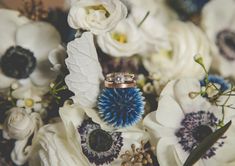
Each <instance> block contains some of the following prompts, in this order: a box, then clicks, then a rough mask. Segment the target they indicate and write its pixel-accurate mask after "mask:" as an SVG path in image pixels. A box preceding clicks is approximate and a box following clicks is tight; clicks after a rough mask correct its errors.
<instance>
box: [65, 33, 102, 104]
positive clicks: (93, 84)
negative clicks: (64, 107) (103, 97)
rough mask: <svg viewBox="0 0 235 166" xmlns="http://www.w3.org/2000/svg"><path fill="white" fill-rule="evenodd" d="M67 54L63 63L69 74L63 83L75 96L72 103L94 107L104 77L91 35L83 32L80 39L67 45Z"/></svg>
mask: <svg viewBox="0 0 235 166" xmlns="http://www.w3.org/2000/svg"><path fill="white" fill-rule="evenodd" d="M67 53H68V58H67V59H66V61H65V63H66V65H67V68H68V70H69V72H70V73H69V75H67V76H66V78H65V83H66V84H67V86H68V89H69V90H70V91H72V92H73V93H74V94H75V96H73V97H72V99H73V101H74V103H79V104H80V105H82V106H85V107H94V106H95V105H96V102H97V97H98V95H99V92H100V83H101V81H103V79H104V77H103V74H102V68H101V66H100V63H99V60H98V56H97V52H96V48H95V45H94V40H93V35H92V34H91V33H90V32H85V33H83V34H82V36H81V37H80V38H77V39H75V40H74V41H71V42H70V43H68V46H67Z"/></svg>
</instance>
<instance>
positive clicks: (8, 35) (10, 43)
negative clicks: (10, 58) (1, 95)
mask: <svg viewBox="0 0 235 166" xmlns="http://www.w3.org/2000/svg"><path fill="white" fill-rule="evenodd" d="M0 15H1V17H0V58H2V57H3V56H4V55H5V54H6V53H7V50H8V51H9V49H10V48H11V51H12V50H13V48H14V49H15V50H17V49H16V48H18V50H20V49H21V50H22V49H23V50H24V51H26V52H31V53H32V54H33V57H35V59H36V67H35V68H34V69H33V71H32V73H30V74H29V76H28V77H27V78H26V77H22V78H18V77H17V78H14V77H12V76H8V75H6V73H4V72H3V70H2V66H1V69H0V80H1V84H0V89H3V88H8V87H9V86H10V85H11V84H12V83H14V82H16V81H22V80H23V81H24V82H25V80H29V81H30V82H31V83H33V84H35V85H37V86H47V85H48V83H49V82H51V81H52V80H53V79H54V78H55V73H54V72H52V71H50V62H49V60H48V54H49V52H50V51H51V50H52V49H54V48H56V47H57V46H58V45H59V44H60V41H61V38H60V35H59V33H58V31H57V30H56V29H55V28H54V27H53V26H52V25H50V24H49V23H46V22H34V21H30V20H28V19H27V18H26V17H24V16H20V13H19V12H17V11H13V10H6V9H0ZM15 50H14V51H15ZM8 54H9V52H8ZM18 54H19V53H18ZM18 54H17V55H18ZM21 56H22V55H21ZM12 63H14V62H10V64H11V65H12V68H14V67H16V68H20V66H19V65H18V66H17V64H16V65H14V64H12ZM17 63H19V61H17ZM21 63H22V64H24V65H26V64H25V61H24V60H22V62H21ZM28 63H30V62H28ZM22 64H21V66H22ZM3 65H4V64H3ZM9 67H10V66H9ZM9 70H10V69H9ZM9 70H8V71H9ZM14 70H15V68H14ZM16 72H17V71H16Z"/></svg>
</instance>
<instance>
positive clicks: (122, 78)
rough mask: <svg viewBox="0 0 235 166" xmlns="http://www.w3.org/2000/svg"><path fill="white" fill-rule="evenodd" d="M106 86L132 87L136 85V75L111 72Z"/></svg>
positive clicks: (107, 76)
mask: <svg viewBox="0 0 235 166" xmlns="http://www.w3.org/2000/svg"><path fill="white" fill-rule="evenodd" d="M104 85H105V87H106V88H131V87H135V86H136V81H135V75H134V74H131V73H121V72H120V73H110V74H107V75H106V78H105V82H104Z"/></svg>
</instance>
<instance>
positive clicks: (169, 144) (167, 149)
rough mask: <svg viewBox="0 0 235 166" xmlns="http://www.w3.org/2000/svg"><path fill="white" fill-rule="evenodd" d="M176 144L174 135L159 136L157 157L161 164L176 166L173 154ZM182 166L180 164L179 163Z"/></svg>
mask: <svg viewBox="0 0 235 166" xmlns="http://www.w3.org/2000/svg"><path fill="white" fill-rule="evenodd" d="M175 144H177V140H176V138H175V137H170V138H169V137H166V138H161V139H160V140H159V142H158V145H157V149H156V150H157V158H158V162H159V164H160V165H161V166H162V165H163V166H173V165H174V166H177V160H179V159H176V158H175V157H176V156H175V154H174V151H173V150H174V145H175ZM179 166H182V165H179Z"/></svg>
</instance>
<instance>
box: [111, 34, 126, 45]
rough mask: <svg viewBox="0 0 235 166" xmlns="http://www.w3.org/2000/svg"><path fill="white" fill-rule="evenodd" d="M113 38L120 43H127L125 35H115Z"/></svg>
mask: <svg viewBox="0 0 235 166" xmlns="http://www.w3.org/2000/svg"><path fill="white" fill-rule="evenodd" d="M112 38H113V39H114V40H116V41H118V42H119V43H127V35H125V34H123V33H113V34H112Z"/></svg>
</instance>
